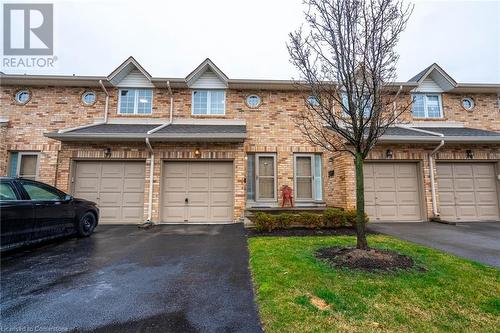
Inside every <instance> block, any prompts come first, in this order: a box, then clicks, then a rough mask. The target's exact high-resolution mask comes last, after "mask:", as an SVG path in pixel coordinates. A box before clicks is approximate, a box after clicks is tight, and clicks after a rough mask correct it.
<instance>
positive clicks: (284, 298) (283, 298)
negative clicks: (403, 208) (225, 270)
mask: <svg viewBox="0 0 500 333" xmlns="http://www.w3.org/2000/svg"><path fill="white" fill-rule="evenodd" d="M368 241H369V244H370V246H372V247H377V248H384V249H392V250H395V251H397V252H399V253H402V254H407V255H410V256H412V257H413V258H414V260H415V261H416V262H417V264H418V265H420V266H424V267H425V268H426V269H427V271H426V272H420V271H418V270H414V271H409V272H408V271H407V272H403V271H400V272H396V273H380V274H378V273H366V272H360V271H352V270H345V269H334V268H331V267H330V266H329V265H328V264H327V263H325V262H322V261H319V260H317V259H316V258H315V257H314V251H315V250H316V249H318V248H321V247H326V246H333V245H355V238H354V237H350V236H342V237H339V236H337V237H255V238H249V240H248V242H249V249H250V266H251V269H252V275H253V279H254V283H255V285H256V292H257V300H258V304H259V311H260V316H261V319H262V322H263V324H264V327H265V330H266V332H280V333H281V332H398V333H400V332H426V333H427V332H500V329H499V327H500V319H499V318H500V270H497V269H495V268H492V267H488V266H484V265H481V264H479V263H475V262H472V261H468V260H464V259H460V258H458V257H455V256H452V255H448V254H445V253H443V252H440V251H436V250H433V249H430V248H427V247H423V246H420V245H415V244H412V243H408V242H404V241H400V240H398V239H395V238H392V237H388V236H382V235H374V236H369V239H368ZM318 301H319V302H322V303H326V305H327V307H326V309H325V307H321V306H320V307H318V306H317V305H314V304H318ZM320 304H321V303H320ZM319 308H323V310H320V309H319Z"/></svg>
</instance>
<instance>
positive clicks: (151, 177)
mask: <svg viewBox="0 0 500 333" xmlns="http://www.w3.org/2000/svg"><path fill="white" fill-rule="evenodd" d="M167 88H168V93H169V95H170V116H169V120H168V122H166V123H165V124H162V125H161V126H158V127H155V128H153V129H152V130H150V131H148V132H147V133H146V147H148V150H149V154H150V155H149V156H150V162H149V195H148V218H147V220H146V223H145V224H153V222H152V219H153V184H154V183H153V180H154V165H155V154H154V150H153V147H152V146H151V142H150V141H149V137H148V135H150V134H153V133H154V132H156V131H159V130H161V129H162V128H164V127H166V126H168V125H170V124H171V123H172V117H173V110H174V108H173V101H174V97H173V94H172V89H171V88H170V81H167Z"/></svg>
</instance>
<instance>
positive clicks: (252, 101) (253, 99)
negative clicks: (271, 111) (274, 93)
mask: <svg viewBox="0 0 500 333" xmlns="http://www.w3.org/2000/svg"><path fill="white" fill-rule="evenodd" d="M246 103H247V106H248V107H249V108H258V107H259V105H260V103H261V99H260V97H259V96H257V95H250V96H247V99H246Z"/></svg>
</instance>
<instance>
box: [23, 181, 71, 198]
mask: <svg viewBox="0 0 500 333" xmlns="http://www.w3.org/2000/svg"><path fill="white" fill-rule="evenodd" d="M21 184H22V185H23V187H24V189H25V190H26V192H27V193H28V195H29V197H30V199H31V200H44V201H57V200H61V194H60V192H59V191H58V190H56V189H55V188H51V187H48V186H45V185H42V184H37V183H32V182H21Z"/></svg>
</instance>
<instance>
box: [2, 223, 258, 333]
mask: <svg viewBox="0 0 500 333" xmlns="http://www.w3.org/2000/svg"><path fill="white" fill-rule="evenodd" d="M0 279H1V308H0V309H1V327H0V329H1V330H3V331H4V330H6V329H16V328H17V329H18V330H19V329H24V330H25V331H26V330H28V329H30V328H31V329H32V330H36V331H39V332H43V331H52V332H54V331H57V332H64V331H69V332H73V331H75V332H80V331H82V332H83V331H95V332H261V331H262V330H261V326H260V322H259V318H258V312H257V307H256V304H255V301H254V294H253V290H252V283H251V278H250V272H249V269H248V251H247V247H246V238H245V235H244V230H243V226H242V225H241V224H233V225H212V226H208V225H204V226H202V225H191V226H185V225H161V226H156V227H153V228H151V229H147V230H143V229H138V228H137V227H135V226H106V225H100V226H99V227H98V228H97V230H96V233H95V234H94V235H92V236H91V237H90V238H85V239H76V238H73V239H66V240H61V241H57V242H53V243H51V244H47V245H44V246H42V247H38V248H31V249H29V250H25V251H17V252H14V253H7V254H2V262H1V276H0Z"/></svg>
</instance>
